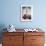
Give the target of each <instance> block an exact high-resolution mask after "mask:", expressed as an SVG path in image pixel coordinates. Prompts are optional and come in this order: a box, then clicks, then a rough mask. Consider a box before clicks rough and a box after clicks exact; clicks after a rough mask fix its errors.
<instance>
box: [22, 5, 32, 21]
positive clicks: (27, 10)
mask: <svg viewBox="0 0 46 46" xmlns="http://www.w3.org/2000/svg"><path fill="white" fill-rule="evenodd" d="M21 19H22V21H31V19H32V7H31V6H27V5H23V6H22V7H21Z"/></svg>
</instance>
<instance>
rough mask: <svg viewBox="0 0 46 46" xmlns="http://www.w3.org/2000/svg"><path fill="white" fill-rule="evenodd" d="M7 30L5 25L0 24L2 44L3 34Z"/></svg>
mask: <svg viewBox="0 0 46 46" xmlns="http://www.w3.org/2000/svg"><path fill="white" fill-rule="evenodd" d="M4 28H5V25H4V24H0V43H2V36H3V34H2V33H3V32H5V31H6V30H5V31H4V30H3V29H4Z"/></svg>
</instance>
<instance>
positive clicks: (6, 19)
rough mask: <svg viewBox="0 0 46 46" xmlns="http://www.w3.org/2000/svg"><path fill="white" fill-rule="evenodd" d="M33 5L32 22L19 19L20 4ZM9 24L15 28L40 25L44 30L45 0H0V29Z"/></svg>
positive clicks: (45, 17)
mask: <svg viewBox="0 0 46 46" xmlns="http://www.w3.org/2000/svg"><path fill="white" fill-rule="evenodd" d="M22 4H25V5H27V4H29V5H33V20H32V22H21V21H20V6H21V5H22ZM9 24H13V25H14V26H15V28H22V29H23V28H34V27H40V28H42V29H44V31H45V32H46V0H0V31H2V30H1V29H2V28H4V27H6V26H7V25H9Z"/></svg>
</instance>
